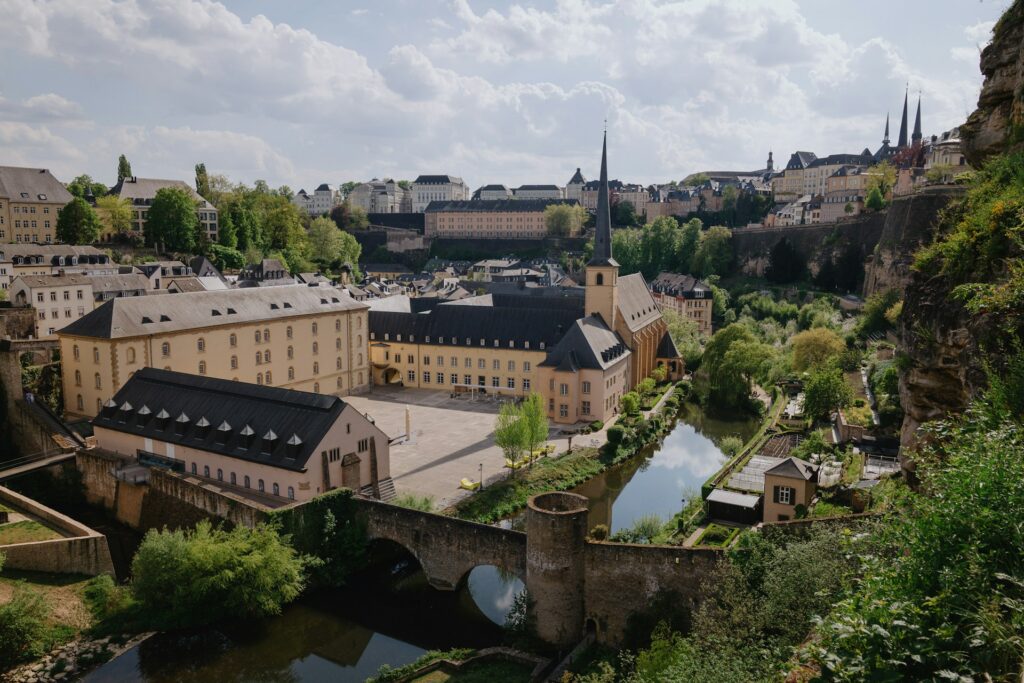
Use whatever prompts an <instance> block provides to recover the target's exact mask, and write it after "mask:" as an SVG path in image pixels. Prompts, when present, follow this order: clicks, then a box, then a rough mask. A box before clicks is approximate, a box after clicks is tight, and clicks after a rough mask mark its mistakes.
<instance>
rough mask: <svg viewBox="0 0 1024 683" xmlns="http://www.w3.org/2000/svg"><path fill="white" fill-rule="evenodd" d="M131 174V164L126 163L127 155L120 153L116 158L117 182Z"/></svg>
mask: <svg viewBox="0 0 1024 683" xmlns="http://www.w3.org/2000/svg"><path fill="white" fill-rule="evenodd" d="M131 176H132V165H131V164H130V163H128V157H126V156H125V155H123V154H122V155H121V156H119V157H118V158H117V182H121V181H122V180H124V179H125V178H130V177H131Z"/></svg>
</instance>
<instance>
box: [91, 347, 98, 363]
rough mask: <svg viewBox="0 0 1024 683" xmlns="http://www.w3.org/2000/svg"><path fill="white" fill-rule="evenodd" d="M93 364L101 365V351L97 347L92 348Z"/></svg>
mask: <svg viewBox="0 0 1024 683" xmlns="http://www.w3.org/2000/svg"><path fill="white" fill-rule="evenodd" d="M92 362H93V363H99V362H100V350H99V348H98V347H95V346H94V347H92Z"/></svg>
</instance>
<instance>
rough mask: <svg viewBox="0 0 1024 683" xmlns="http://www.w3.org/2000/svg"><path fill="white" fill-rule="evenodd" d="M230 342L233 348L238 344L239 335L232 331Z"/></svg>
mask: <svg viewBox="0 0 1024 683" xmlns="http://www.w3.org/2000/svg"><path fill="white" fill-rule="evenodd" d="M228 344H230V345H231V347H232V348H234V347H236V346H238V335H236V334H235V333H233V332H232V333H231V336H230V337H228Z"/></svg>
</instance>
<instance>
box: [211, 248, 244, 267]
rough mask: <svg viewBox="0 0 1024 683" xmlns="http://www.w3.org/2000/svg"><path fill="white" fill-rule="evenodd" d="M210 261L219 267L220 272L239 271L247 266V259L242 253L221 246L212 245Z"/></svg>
mask: <svg viewBox="0 0 1024 683" xmlns="http://www.w3.org/2000/svg"><path fill="white" fill-rule="evenodd" d="M209 257H210V261H211V262H213V265H215V266H217V269H218V270H221V271H223V270H225V269H228V270H239V269H241V268H242V267H243V266H245V259H244V257H243V256H242V252H240V251H238V250H237V249H233V248H231V247H225V246H224V245H221V244H211V245H210V250H209Z"/></svg>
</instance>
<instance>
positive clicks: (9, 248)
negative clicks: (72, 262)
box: [0, 200, 110, 264]
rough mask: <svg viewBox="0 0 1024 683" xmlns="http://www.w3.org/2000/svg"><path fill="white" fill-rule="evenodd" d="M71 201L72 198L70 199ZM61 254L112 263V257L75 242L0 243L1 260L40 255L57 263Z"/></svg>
mask: <svg viewBox="0 0 1024 683" xmlns="http://www.w3.org/2000/svg"><path fill="white" fill-rule="evenodd" d="M69 201H70V200H69ZM61 256H64V257H65V258H66V257H69V256H76V257H78V258H79V259H86V261H87V262H91V263H110V257H109V256H107V255H106V254H104V253H103V252H102V251H100V250H99V249H97V248H96V247H92V246H78V245H74V244H0V261H13V260H14V258H15V257H21V258H27V257H40V258H41V259H42V262H43V263H53V264H57V263H58V261H57V259H59V258H60V257H61Z"/></svg>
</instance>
